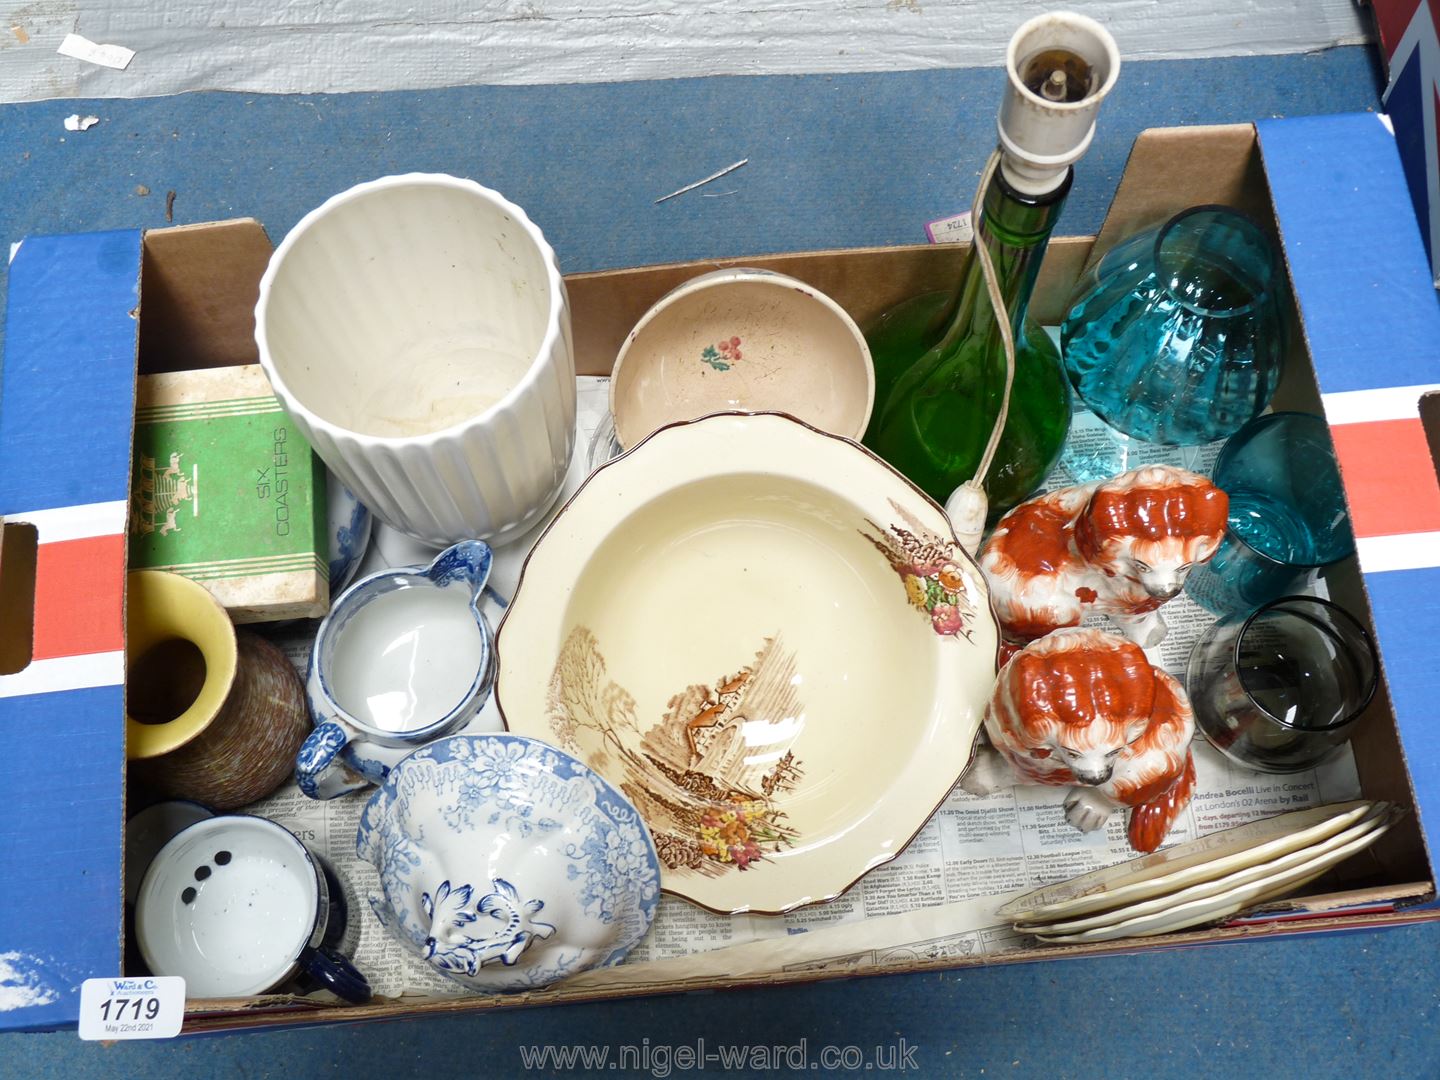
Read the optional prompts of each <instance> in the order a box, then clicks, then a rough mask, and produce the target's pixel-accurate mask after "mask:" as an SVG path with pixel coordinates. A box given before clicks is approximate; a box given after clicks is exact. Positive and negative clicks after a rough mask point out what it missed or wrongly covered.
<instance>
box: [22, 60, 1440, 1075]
mask: <svg viewBox="0 0 1440 1080" xmlns="http://www.w3.org/2000/svg"><path fill="white" fill-rule="evenodd" d="M1000 84H1001V75H1000V73H999V72H998V71H995V70H987V71H976V70H964V71H930V72H913V73H904V74H886V75H851V76H806V77H794V78H784V77H765V78H730V79H703V80H677V81H669V82H652V83H639V84H614V85H590V86H568V87H519V88H495V87H489V88H486V87H479V88H461V89H454V90H436V91H424V92H418V93H404V92H395V93H386V94H354V95H342V96H325V95H316V96H306V97H250V96H244V95H235V94H194V95H183V96H180V97H172V98H158V99H146V100H136V101H89V102H74V101H57V102H44V103H38V104H25V105H10V106H3V107H0V191H3V193H4V197H3V199H0V240H5V241H9V240H14V239H18V238H20V237H21V236H23V235H25V234H26V233H34V232H48V231H77V230H83V229H105V228H114V227H119V226H133V225H140V226H147V227H148V226H159V225H163V224H165V221H166V218H165V205H166V193H167V192H170V191H173V192H174V193H175V199H174V205H173V212H174V220H175V222H176V223H183V222H196V221H206V220H213V219H217V218H225V217H232V216H253V217H257V218H259V219H260V220H261V221H262V222H264V223H265V225H266V226H267V227H268V228H269V230H270V233H271V236H272V237H273V238H276V239H278V238H279V237H280V236H281V235H283V233H284V232H285V231H286V230H287V229H288V228H289V227H290V226H291V225H293V224H294V222H295V221H296V220H297V219H298V218H299V217H300V216H301V215H302V214H303V213H305V212H306V211H307V210H309V209H310V208H311V207H313V206H315V205H316V204H318V203H319V202H321V201H322V200H323V199H324V198H325V197H327V196H328V195H330V194H332V193H334V192H336V191H339V190H341V189H343V188H345V187H348V186H349V185H351V184H353V183H355V182H358V181H361V180H367V179H371V178H374V177H376V176H380V175H384V174H386V173H392V172H404V171H410V170H422V171H446V172H454V173H459V174H462V175H469V176H473V177H474V178H476V179H478V180H480V181H481V182H483V183H485V184H487V185H490V186H492V187H495V188H497V189H499V190H500V191H502V192H504V193H505V194H506V195H508V196H509V197H511V198H512V199H514V200H516V201H517V202H519V203H520V204H521V205H523V206H524V207H525V208H526V209H527V210H528V211H529V212H530V213H531V215H532V216H533V217H534V218H535V220H536V221H537V222H538V223H539V224H540V225H541V227H542V228H543V229H544V230H545V232H546V234H547V236H548V237H549V239H550V240H551V242H552V243H553V244H554V245H555V247H556V249H557V251H558V252H559V253H560V257H561V260H562V264H563V266H564V267H565V269H566V270H569V271H576V270H591V269H599V268H604V267H611V266H624V265H630V264H636V263H645V262H657V261H665V260H672V259H691V258H700V257H704V256H707V255H709V256H726V255H740V254H746V253H759V252H767V251H786V250H802V249H808V248H828V247H844V246H850V245H866V244H899V243H914V242H920V241H922V240H923V239H924V233H923V226H924V223H925V222H926V221H927V220H930V219H932V218H935V217H939V216H943V215H946V214H949V213H954V212H956V211H959V210H962V209H965V208H967V207H968V205H969V201H970V196H971V192H972V189H973V185H974V183H975V179H976V177H977V174H978V171H979V168H980V166H981V164H982V162H983V159H984V157H985V155H986V154H987V153H988V152H989V150H990V148H991V147H992V146H993V144H994V112H995V107H996V104H997V101H998V94H999V88H1000ZM1378 86H1379V74H1378V71H1377V69H1376V67H1375V61H1374V57H1373V54H1372V52H1371V51H1370V50H1368V49H1363V48H1347V49H1335V50H1331V51H1329V52H1325V53H1320V54H1316V55H1311V56H1291V57H1271V58H1251V59H1230V60H1209V61H1184V62H1181V61H1174V62H1151V63H1134V64H1130V65H1127V67H1126V68H1125V70H1124V72H1123V73H1122V76H1121V80H1120V84H1119V87H1118V89H1117V90H1116V92H1115V94H1114V96H1113V98H1112V100H1111V102H1110V103H1109V104H1107V106H1106V107H1105V110H1104V113H1103V115H1102V119H1101V126H1100V129H1099V132H1098V133H1097V137H1096V140H1095V144H1094V148H1093V150H1092V151H1091V153H1090V156H1089V157H1087V158H1086V159H1085V161H1084V162H1083V163H1082V165H1081V166H1080V168H1079V170H1078V175H1077V178H1076V181H1075V187H1074V193H1073V194H1072V196H1071V199H1070V202H1069V204H1068V206H1067V207H1066V210H1065V217H1064V218H1063V220H1062V222H1061V226H1060V232H1061V233H1072V234H1073V233H1086V232H1093V231H1095V230H1096V229H1097V228H1098V227H1099V225H1100V222H1101V220H1102V218H1103V215H1104V212H1105V207H1106V204H1107V202H1108V200H1109V197H1110V193H1111V192H1112V191H1113V189H1114V185H1115V183H1116V181H1117V180H1118V178H1119V175H1120V172H1121V170H1122V169H1123V167H1124V164H1125V158H1126V154H1127V152H1128V149H1129V146H1130V143H1131V141H1132V140H1133V138H1134V136H1135V134H1136V133H1137V132H1138V131H1140V130H1141V129H1142V128H1145V127H1150V126H1157V125H1172V124H1202V123H1228V122H1235V121H1243V120H1250V119H1254V118H1257V117H1262V116H1276V115H1304V114H1310V113H1326V112H1344V111H1353V110H1363V109H1374V108H1377V107H1378V96H1377V95H1378ZM77 111H78V112H79V113H81V114H82V115H84V114H86V113H93V114H94V115H96V116H99V117H100V118H101V123H100V124H99V125H97V126H96V127H94V128H92V129H91V130H90V131H88V132H66V131H64V130H63V128H62V120H63V118H64V117H65V116H66V115H68V114H69V113H72V112H77ZM744 157H748V158H749V159H750V163H749V165H747V166H746V167H745V168H743V169H741V170H739V171H738V172H736V173H734V174H733V175H731V176H729V177H726V178H725V179H724V180H721V181H719V182H717V183H715V184H712V185H710V186H709V187H707V188H704V189H702V190H703V191H704V192H705V193H706V194H709V195H718V196H719V197H712V198H704V197H701V195H700V193H699V192H696V193H692V194H690V195H686V196H684V197H682V198H679V199H675V200H672V201H670V202H667V203H664V204H662V205H660V206H656V205H654V200H655V199H656V198H658V197H659V196H661V195H663V194H666V193H668V192H670V191H673V190H674V189H676V188H678V187H680V186H682V185H684V184H686V183H689V182H691V181H693V180H696V179H699V178H700V177H702V176H705V175H707V174H708V173H710V172H712V171H714V170H715V169H717V168H720V167H721V166H724V165H727V164H729V163H731V162H733V161H736V160H738V159H740V158H744ZM138 185H143V186H144V187H146V188H148V189H149V194H148V195H145V196H141V195H137V194H136V188H137V186H138ZM729 191H733V192H734V194H732V195H720V193H721V192H729ZM1437 945H1440V928H1435V927H1415V928H1404V929H1397V930H1394V931H1390V932H1388V933H1383V934H1375V933H1356V934H1351V935H1328V936H1322V937H1310V938H1302V939H1294V940H1288V941H1280V942H1269V943H1256V944H1248V945H1236V946H1229V947H1224V948H1210V949H1198V950H1186V951H1183V952H1168V953H1158V954H1153V953H1152V954H1149V955H1145V956H1134V957H1116V958H1108V959H1097V960H1083V961H1068V962H1063V963H1048V964H1035V965H1029V966H1023V967H1006V968H991V969H981V970H971V971H966V972H959V973H944V974H933V975H924V976H904V977H889V978H871V979H863V980H857V981H852V982H847V983H834V984H825V985H817V986H811V987H796V988H788V989H776V990H754V991H737V992H730V993H724V994H695V995H688V996H684V997H671V998H652V999H644V1000H638V1001H630V1002H618V1003H601V1004H591V1005H579V1006H570V1007H566V1008H559V1009H546V1010H525V1011H516V1012H507V1013H503V1014H497V1015H482V1016H474V1017H461V1018H448V1019H436V1020H423V1021H407V1022H403V1023H387V1024H377V1025H372V1026H367V1027H359V1028H330V1029H314V1030H304V1031H294V1032H286V1033H271V1034H256V1035H250V1036H247V1037H243V1038H240V1037H212V1038H204V1039H198V1040H186V1041H182V1042H173V1043H160V1044H128V1045H127V1044H122V1045H118V1046H114V1047H108V1048H106V1047H100V1046H96V1045H92V1044H82V1043H80V1042H78V1041H77V1040H76V1038H75V1036H74V1035H73V1034H71V1033H60V1034H55V1035H31V1036H5V1037H0V1077H6V1078H8V1077H26V1078H31V1077H33V1078H45V1077H64V1078H66V1080H76V1078H82V1080H88V1078H90V1077H96V1078H99V1077H153V1076H161V1075H165V1076H193V1077H208V1076H245V1077H252V1078H256V1080H261V1078H271V1077H273V1078H287V1080H288V1078H290V1077H295V1076H307V1077H308V1076H337V1077H362V1076H366V1077H368V1076H386V1077H402V1076H407V1077H408V1076H413V1075H424V1076H426V1077H435V1078H440V1077H447V1076H462V1075H463V1076H472V1075H480V1076H512V1075H525V1074H527V1073H526V1072H525V1070H524V1068H523V1061H522V1057H521V1051H520V1048H521V1047H522V1046H532V1045H534V1046H540V1045H547V1044H554V1045H594V1046H595V1047H596V1048H597V1050H608V1051H609V1053H610V1055H611V1056H610V1058H609V1061H608V1062H606V1065H614V1064H618V1056H619V1053H620V1047H621V1045H622V1044H628V1045H630V1046H633V1047H637V1048H640V1049H642V1050H643V1049H644V1048H645V1047H646V1044H645V1042H644V1040H646V1039H648V1040H649V1044H648V1045H649V1055H648V1057H647V1058H644V1059H642V1060H641V1061H640V1066H641V1067H640V1069H639V1070H638V1071H639V1074H640V1075H653V1076H663V1075H665V1074H666V1072H667V1071H669V1072H670V1075H677V1076H683V1075H685V1074H686V1072H690V1071H695V1070H693V1069H682V1068H681V1064H682V1058H683V1055H682V1054H681V1053H680V1052H678V1050H677V1049H675V1048H678V1047H679V1046H680V1045H682V1044H689V1045H692V1046H693V1045H694V1043H695V1040H696V1039H697V1038H703V1039H704V1040H705V1043H706V1048H707V1052H711V1053H718V1052H719V1048H720V1047H722V1046H724V1047H731V1046H736V1045H740V1044H750V1045H752V1046H754V1045H761V1044H765V1045H783V1046H786V1047H789V1046H795V1045H798V1044H799V1042H800V1040H802V1039H804V1040H805V1041H806V1051H807V1053H808V1054H809V1058H808V1061H807V1064H815V1065H819V1064H820V1059H819V1055H820V1053H821V1051H822V1049H823V1048H824V1047H826V1046H827V1045H829V1046H834V1047H837V1048H839V1047H847V1046H855V1047H858V1048H860V1050H861V1052H862V1053H864V1054H868V1055H873V1053H874V1050H875V1048H876V1047H877V1046H882V1047H884V1048H885V1049H886V1055H887V1059H888V1054H889V1053H890V1051H891V1049H892V1048H895V1047H896V1046H897V1044H898V1041H899V1040H900V1039H902V1038H903V1039H904V1040H905V1043H906V1047H907V1048H909V1047H913V1048H914V1054H913V1057H912V1058H911V1059H910V1060H911V1061H913V1064H914V1065H915V1066H916V1067H917V1068H916V1069H915V1070H911V1074H912V1075H914V1074H915V1073H916V1072H918V1073H919V1074H921V1075H934V1074H938V1073H942V1072H947V1073H953V1074H956V1075H970V1076H979V1075H982V1074H983V1075H985V1076H996V1075H999V1076H1006V1077H1009V1076H1016V1077H1019V1076H1044V1077H1089V1076H1101V1075H1103V1076H1107V1077H1114V1078H1123V1077H1152V1076H1157V1075H1181V1076H1227V1077H1231V1076H1233V1077H1242V1076H1264V1077H1267V1078H1279V1077H1290V1076H1296V1077H1300V1076H1304V1077H1310V1078H1322V1077H1330V1076H1335V1077H1354V1076H1363V1075H1383V1076H1391V1075H1397V1076H1398V1075H1413V1076H1435V1075H1437V1074H1440V1043H1437V1039H1436V1036H1435V1034H1434V1030H1435V1019H1436V1002H1437V991H1440V974H1437V973H1436V971H1435V967H1434V965H1433V964H1431V963H1430V962H1429V957H1431V956H1433V955H1434V951H1435V949H1436V946H1437ZM791 1060H792V1061H793V1060H794V1059H791ZM896 1063H897V1064H898V1063H900V1062H899V1061H897V1062H896ZM717 1064H718V1063H717V1062H713V1061H712V1062H711V1065H712V1071H714V1069H715V1066H716V1065H717ZM782 1064H783V1062H782ZM862 1064H863V1062H862ZM667 1065H668V1066H669V1070H667V1069H666V1066H667ZM602 1067H603V1066H602ZM533 1071H534V1072H539V1073H540V1074H541V1075H544V1074H546V1073H547V1072H548V1071H549V1070H533ZM606 1071H609V1072H611V1073H613V1074H614V1075H624V1074H625V1072H626V1071H628V1070H620V1069H618V1068H613V1067H610V1068H606ZM731 1071H732V1072H733V1073H734V1074H735V1075H745V1074H746V1072H747V1071H746V1070H738V1069H737V1070H731ZM817 1071H819V1070H817ZM861 1071H864V1070H863V1069H862V1070H861ZM872 1071H877V1070H872Z"/></svg>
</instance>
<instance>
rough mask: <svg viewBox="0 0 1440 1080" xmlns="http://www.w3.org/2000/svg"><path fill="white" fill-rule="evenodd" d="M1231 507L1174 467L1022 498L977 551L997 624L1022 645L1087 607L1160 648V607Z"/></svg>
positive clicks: (1206, 554)
mask: <svg viewBox="0 0 1440 1080" xmlns="http://www.w3.org/2000/svg"><path fill="white" fill-rule="evenodd" d="M1228 511H1229V499H1227V498H1226V496H1225V493H1224V492H1223V491H1221V490H1220V489H1219V488H1217V487H1216V486H1215V485H1214V484H1212V483H1211V482H1210V481H1209V480H1207V479H1205V477H1203V476H1199V475H1197V474H1196V473H1192V472H1188V471H1186V470H1185V469H1178V468H1175V467H1174V466H1171V465H1147V466H1145V467H1144V468H1140V469H1135V470H1133V471H1131V472H1127V473H1122V474H1121V475H1119V476H1116V477H1114V478H1113V479H1110V480H1106V481H1104V482H1102V483H1098V484H1085V485H1082V486H1079V487H1068V488H1060V489H1058V490H1056V491H1052V492H1050V493H1049V494H1046V495H1039V496H1037V497H1035V498H1033V499H1031V500H1030V501H1029V502H1025V503H1021V504H1020V505H1019V506H1017V507H1016V508H1015V509H1014V510H1011V511H1010V512H1009V513H1008V514H1006V515H1005V516H1004V517H1003V518H1002V519H1001V520H1000V524H998V525H997V526H996V527H995V532H994V533H993V534H992V535H991V537H990V539H989V540H987V541H986V542H985V546H984V547H983V548H982V549H981V551H980V568H981V569H982V570H983V571H984V572H985V577H986V579H987V581H988V582H989V583H990V597H991V600H992V601H993V603H994V605H995V614H996V616H997V617H998V618H999V620H1000V628H1001V630H1002V631H1003V632H1004V635H1005V637H1006V638H1007V639H1008V640H1009V641H1010V642H1012V643H1014V644H1023V643H1025V642H1027V641H1033V640H1035V639H1036V638H1039V637H1043V636H1044V635H1046V634H1048V633H1049V632H1050V631H1052V630H1056V629H1058V628H1060V627H1062V626H1079V625H1080V620H1081V618H1082V617H1083V616H1084V614H1085V612H1086V610H1087V609H1090V610H1094V611H1096V612H1099V613H1101V614H1105V615H1108V616H1110V618H1111V620H1112V621H1113V622H1115V623H1116V625H1117V626H1118V627H1119V628H1120V630H1121V632H1122V633H1123V634H1125V636H1126V637H1128V638H1130V640H1132V641H1134V642H1135V643H1136V644H1137V645H1139V646H1140V647H1141V648H1149V647H1150V646H1152V645H1158V644H1160V642H1161V641H1163V640H1164V638H1165V634H1166V631H1167V630H1168V627H1166V625H1165V620H1164V618H1163V617H1162V616H1161V614H1160V612H1159V607H1160V605H1161V604H1163V603H1165V601H1166V600H1169V599H1170V598H1171V597H1173V596H1174V595H1175V594H1176V593H1178V592H1179V591H1180V590H1181V589H1182V588H1184V586H1185V576H1186V575H1187V574H1188V573H1189V572H1190V568H1191V567H1192V566H1194V565H1195V564H1196V563H1201V562H1204V561H1205V560H1206V559H1208V558H1210V556H1212V555H1214V554H1215V551H1216V549H1218V548H1219V547H1220V540H1221V538H1222V537H1223V536H1224V535H1225V518H1226V514H1227V513H1228Z"/></svg>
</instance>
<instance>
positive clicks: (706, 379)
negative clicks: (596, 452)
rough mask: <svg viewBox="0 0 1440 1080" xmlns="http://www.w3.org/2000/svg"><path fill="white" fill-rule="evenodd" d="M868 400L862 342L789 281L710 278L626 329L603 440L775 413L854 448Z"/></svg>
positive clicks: (842, 318) (731, 275) (755, 274)
mask: <svg viewBox="0 0 1440 1080" xmlns="http://www.w3.org/2000/svg"><path fill="white" fill-rule="evenodd" d="M874 403H875V368H874V365H873V363H872V362H871V359H870V347H869V346H868V345H866V344H865V336H864V335H863V334H862V333H861V332H860V328H859V327H858V326H856V325H855V321H854V320H853V319H851V318H850V316H849V315H848V314H847V313H846V312H845V309H844V308H842V307H841V306H840V305H839V304H837V303H836V302H835V301H834V300H832V299H830V297H828V296H826V295H825V294H824V293H822V292H821V291H820V290H818V289H815V288H812V287H811V286H809V285H807V284H805V282H803V281H800V280H798V279H797V278H793V277H787V276H786V275H784V274H777V273H774V272H773V271H770V270H752V269H745V268H738V267H737V268H735V269H731V270H715V271H712V272H711V273H708V274H701V275H700V276H699V277H694V278H691V279H690V280H689V281H687V282H685V283H684V284H682V285H679V286H677V287H676V288H674V289H671V290H670V291H669V292H668V293H666V294H665V295H664V296H663V297H661V298H660V299H659V300H658V301H656V303H655V306H654V307H652V308H651V309H650V310H649V311H647V312H646V313H645V315H644V316H643V317H642V318H641V319H640V321H639V322H638V323H636V324H635V329H633V330H631V331H630V334H629V336H628V337H627V338H626V339H625V344H624V345H623V346H622V347H621V349H620V355H619V356H618V357H617V358H616V360H615V365H614V369H613V371H612V372H611V377H610V412H611V414H612V415H613V416H614V418H615V439H616V441H617V442H618V443H619V445H620V447H621V448H622V449H626V450H628V449H629V448H630V447H632V446H634V445H635V444H636V443H638V442H639V441H640V440H641V439H643V438H644V437H645V436H646V435H649V434H650V433H651V432H652V431H655V430H656V429H657V428H661V427H664V426H665V425H666V424H673V423H676V422H678V421H681V420H693V419H695V418H696V417H699V416H705V415H707V414H709V413H715V412H730V411H734V410H737V409H743V410H746V411H748V412H765V411H769V410H780V411H783V412H787V413H790V414H791V415H793V416H796V417H798V418H800V419H801V420H804V421H805V422H806V423H809V424H813V425H815V426H816V427H818V428H820V429H821V430H822V431H829V432H833V433H834V434H836V435H845V436H847V437H849V438H852V439H858V438H860V436H861V435H863V434H864V433H865V427H866V425H867V424H869V423H870V409H871V407H872V406H873V405H874Z"/></svg>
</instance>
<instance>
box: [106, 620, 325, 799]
mask: <svg viewBox="0 0 1440 1080" xmlns="http://www.w3.org/2000/svg"><path fill="white" fill-rule="evenodd" d="M235 641H236V646H237V649H238V654H239V656H238V663H237V665H236V671H235V682H234V684H233V685H232V686H231V688H230V693H229V694H228V695H227V696H226V698H225V701H224V703H223V704H222V705H221V706H220V709H219V711H218V712H217V713H216V714H215V717H214V719H212V720H211V721H210V722H209V723H208V724H206V725H205V728H204V730H203V731H201V732H200V734H198V735H197V736H195V738H193V739H191V740H190V741H189V742H187V743H185V744H184V745H183V746H181V747H179V748H178V749H176V750H173V751H171V752H170V753H168V754H163V755H162V756H160V757H157V758H151V759H148V760H144V761H133V762H132V763H131V770H132V776H133V777H134V779H135V780H136V781H138V782H140V783H142V784H144V785H146V786H147V787H149V788H151V789H152V790H153V791H154V792H155V793H156V794H160V795H166V796H170V797H172V798H185V799H194V800H196V801H197V802H201V803H204V804H205V805H207V806H210V807H212V808H214V809H216V810H234V809H236V808H238V807H241V806H246V805H248V804H249V803H252V802H254V801H256V800H257V799H261V798H264V797H265V796H266V795H269V794H270V793H271V792H272V791H274V790H275V789H276V788H278V787H279V786H280V785H281V784H283V783H284V782H285V781H286V780H287V779H289V777H290V774H291V771H292V770H293V769H294V767H295V755H296V753H297V752H298V751H299V749H300V744H301V743H302V742H304V741H305V736H306V735H307V734H309V732H310V720H309V716H308V714H307V712H306V709H305V687H304V685H303V684H302V683H301V681H300V676H299V675H298V674H296V672H295V668H294V667H293V666H292V665H291V663H290V661H289V660H288V659H286V657H285V654H284V653H282V652H281V651H280V650H279V649H277V648H276V647H275V646H274V645H272V644H270V642H268V641H266V640H265V639H264V638H262V637H259V636H258V635H256V634H252V633H250V632H249V631H247V630H237V631H236V633H235Z"/></svg>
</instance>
